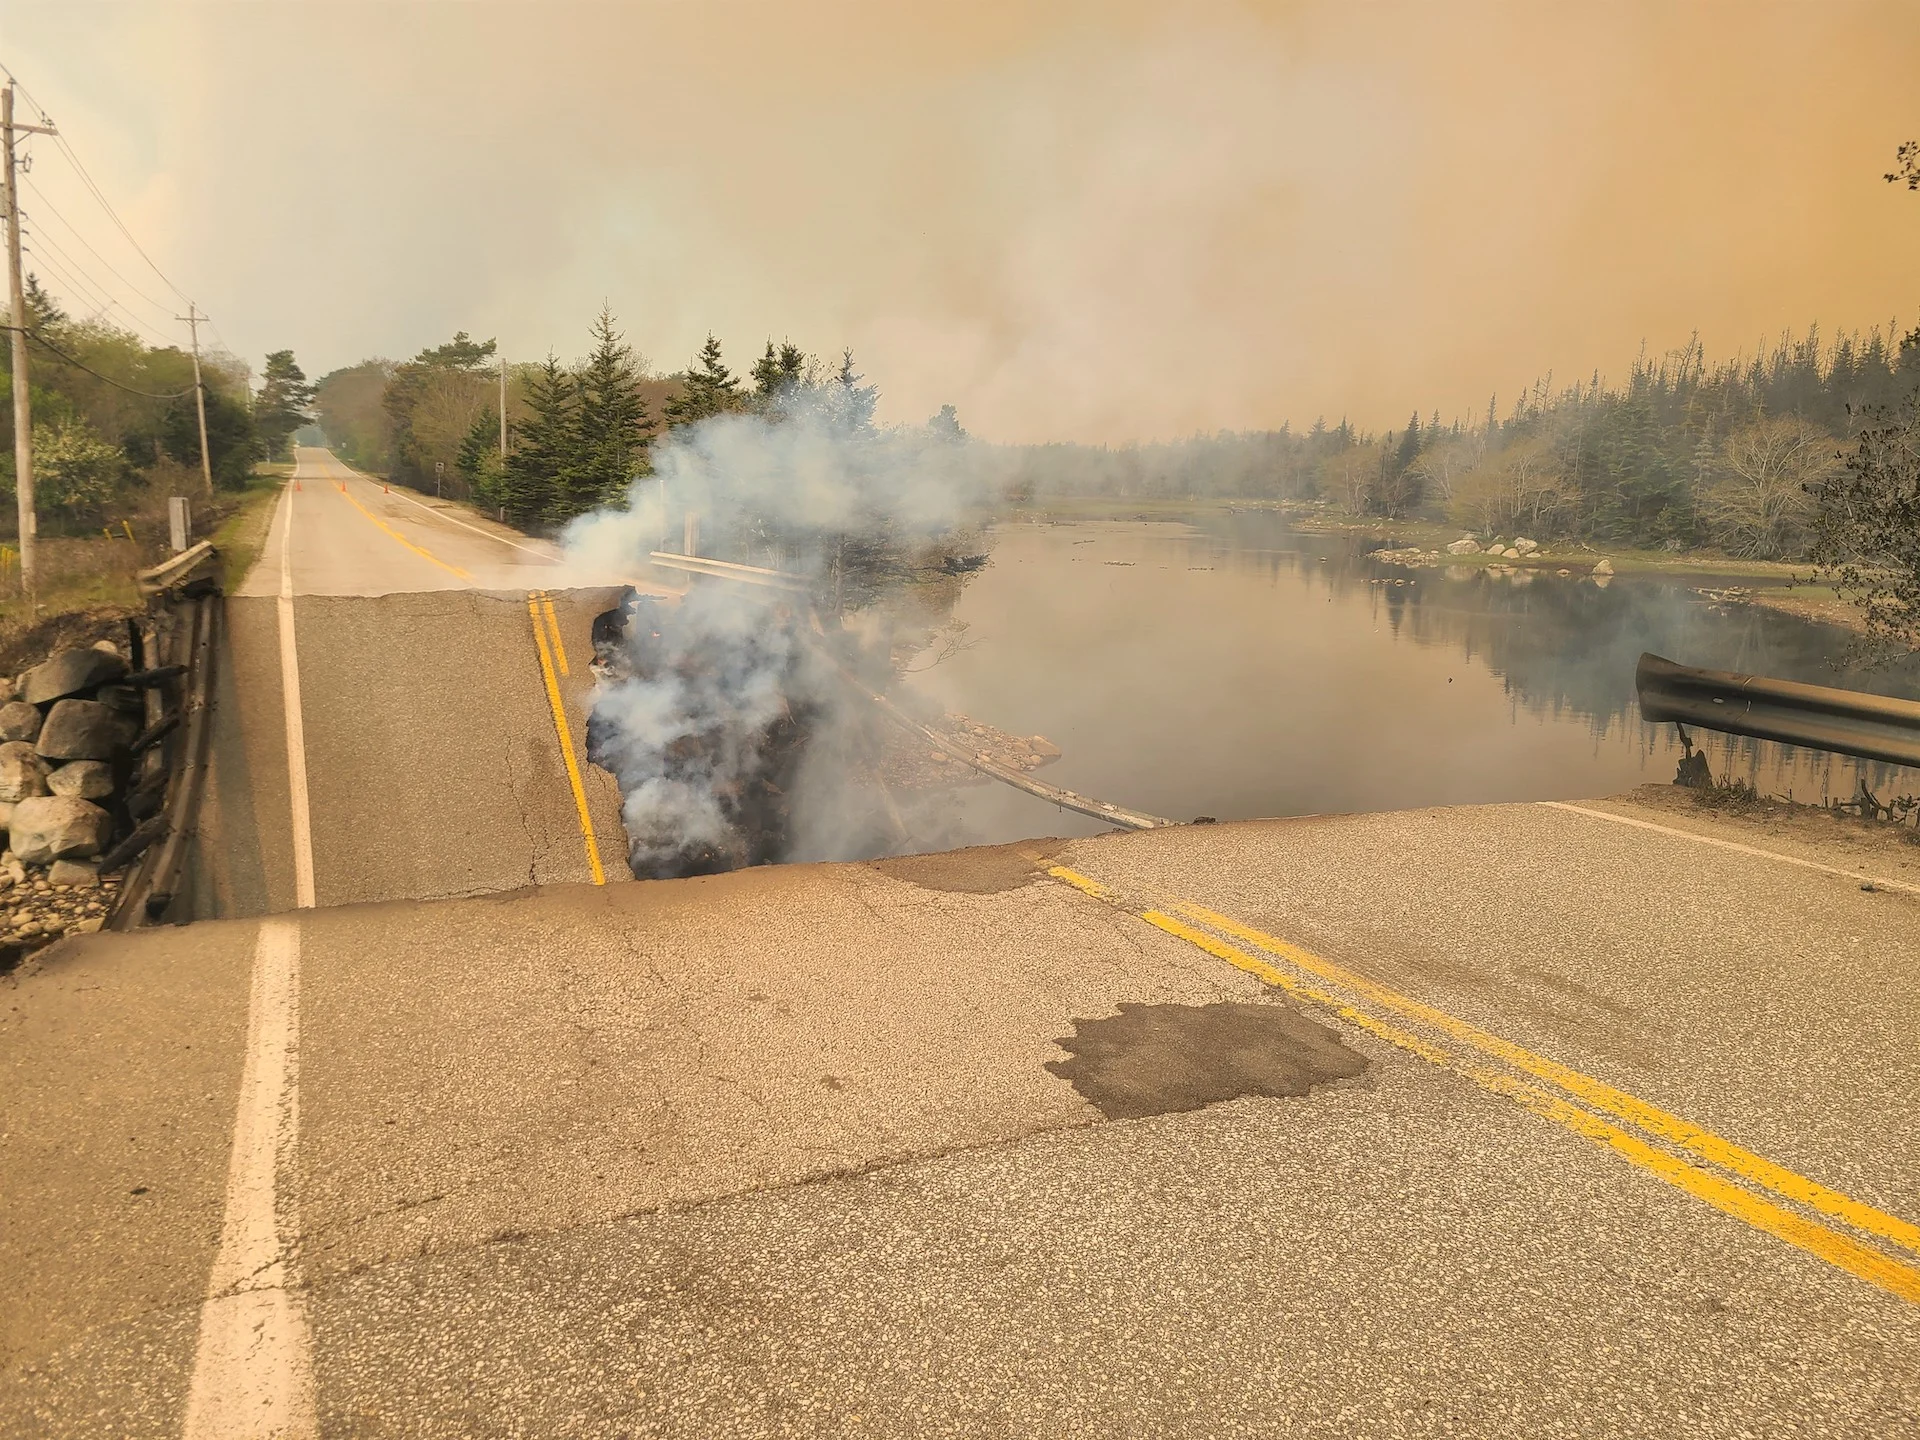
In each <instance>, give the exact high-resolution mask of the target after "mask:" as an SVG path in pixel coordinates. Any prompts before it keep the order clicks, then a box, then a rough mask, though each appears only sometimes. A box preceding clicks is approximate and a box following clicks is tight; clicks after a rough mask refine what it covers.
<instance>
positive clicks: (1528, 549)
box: [1513, 535, 1540, 555]
mask: <svg viewBox="0 0 1920 1440" xmlns="http://www.w3.org/2000/svg"><path fill="white" fill-rule="evenodd" d="M1513 548H1514V549H1516V550H1518V551H1519V552H1520V553H1521V554H1522V555H1531V554H1533V552H1534V551H1536V550H1538V549H1539V548H1540V542H1539V541H1538V540H1529V539H1527V537H1526V536H1524V535H1522V536H1521V537H1520V538H1519V539H1518V540H1516V541H1514V542H1513Z"/></svg>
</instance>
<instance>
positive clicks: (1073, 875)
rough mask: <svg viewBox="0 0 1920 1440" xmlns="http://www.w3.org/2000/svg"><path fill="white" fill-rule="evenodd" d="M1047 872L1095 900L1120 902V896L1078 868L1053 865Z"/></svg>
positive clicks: (1113, 903) (1115, 903)
mask: <svg viewBox="0 0 1920 1440" xmlns="http://www.w3.org/2000/svg"><path fill="white" fill-rule="evenodd" d="M1047 874H1049V875H1051V876H1053V878H1054V879H1056V880H1064V881H1066V882H1067V884H1069V885H1071V886H1073V888H1074V889H1076V890H1079V891H1082V892H1084V893H1085V894H1088V895H1091V896H1092V897H1093V898H1094V899H1096V900H1105V901H1106V902H1107V903H1108V904H1110V905H1118V904H1119V903H1120V897H1119V896H1118V895H1116V894H1115V893H1114V892H1113V891H1111V890H1109V889H1108V888H1107V887H1106V886H1104V885H1102V884H1101V883H1100V882H1099V881H1098V880H1091V879H1088V878H1087V877H1086V876H1085V875H1082V874H1081V873H1080V872H1079V871H1078V870H1069V869H1068V868H1067V867H1066V866H1064V865H1055V866H1054V867H1053V868H1052V869H1051V870H1049V871H1047Z"/></svg>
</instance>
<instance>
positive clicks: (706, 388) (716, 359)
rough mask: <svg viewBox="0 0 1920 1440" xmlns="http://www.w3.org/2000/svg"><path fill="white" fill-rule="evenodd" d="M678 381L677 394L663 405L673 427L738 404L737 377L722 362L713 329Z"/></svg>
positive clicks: (693, 422)
mask: <svg viewBox="0 0 1920 1440" xmlns="http://www.w3.org/2000/svg"><path fill="white" fill-rule="evenodd" d="M681 385H682V387H683V388H682V389H681V392H680V394H678V395H676V396H675V397H674V398H673V399H671V400H669V401H668V402H667V407H666V409H667V424H668V425H670V426H673V427H675V428H678V427H679V426H682V425H697V424H699V423H700V422H701V421H702V420H705V419H708V418H709V417H711V416H714V415H721V414H724V413H725V412H727V411H729V410H738V409H739V408H740V394H739V389H740V379H739V377H738V376H737V375H735V374H734V373H733V372H732V371H731V370H729V369H727V367H726V366H725V365H724V364H722V363H721V360H720V342H719V341H718V340H716V339H714V338H713V332H712V331H708V332H707V343H706V344H704V345H702V346H701V347H700V353H699V354H698V355H696V356H695V357H694V361H693V364H692V365H691V366H690V367H689V368H688V370H687V373H686V375H685V376H684V377H683V378H682V380H681Z"/></svg>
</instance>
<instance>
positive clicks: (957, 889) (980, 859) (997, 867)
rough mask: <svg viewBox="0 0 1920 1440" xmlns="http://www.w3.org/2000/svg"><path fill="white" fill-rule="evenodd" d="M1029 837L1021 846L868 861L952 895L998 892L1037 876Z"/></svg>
mask: <svg viewBox="0 0 1920 1440" xmlns="http://www.w3.org/2000/svg"><path fill="white" fill-rule="evenodd" d="M1045 853H1046V852H1045V851H1044V850H1041V851H1036V850H1035V849H1034V846H1033V843H1032V842H1031V841H1028V842H1024V843H1023V844H1022V845H1021V846H1019V847H1015V846H1011V845H982V846H976V847H974V848H973V849H970V850H949V851H947V852H945V853H943V854H937V855H900V856H896V857H894V858H892V859H889V860H873V861H869V862H868V863H869V864H871V865H872V866H873V868H874V869H876V870H878V871H879V872H880V873H881V874H882V875H889V876H891V877H893V878H894V879H895V880H904V881H906V882H907V883H908V884H909V885H918V886H919V887H920V888H921V889H922V890H944V891H946V892H947V893H949V894H954V895H999V894H1001V893H1003V892H1005V891H1008V890H1018V889H1020V888H1021V886H1023V885H1031V884H1032V883H1033V882H1034V881H1036V880H1038V879H1040V877H1041V869H1040V867H1039V866H1038V865H1037V864H1035V858H1036V855H1044V854H1045Z"/></svg>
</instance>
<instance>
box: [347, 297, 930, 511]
mask: <svg viewBox="0 0 1920 1440" xmlns="http://www.w3.org/2000/svg"><path fill="white" fill-rule="evenodd" d="M590 337H591V340H592V349H591V350H590V351H589V352H588V354H587V357H586V358H585V359H584V360H582V361H580V362H579V363H577V364H573V365H566V364H563V363H561V361H560V360H559V359H558V358H556V357H555V356H553V355H548V357H547V358H546V359H545V360H543V361H541V362H539V363H537V364H517V365H514V364H510V365H508V366H507V368H506V377H505V380H506V385H505V390H506V414H507V444H506V450H505V455H504V457H503V455H502V452H501V444H500V431H501V427H500V403H501V374H500V366H499V362H498V359H497V358H496V357H497V350H496V347H495V342H494V341H492V340H485V341H475V340H473V339H472V338H470V337H469V336H468V335H467V334H466V332H465V331H462V332H460V333H459V334H456V335H455V336H454V337H453V339H452V340H450V341H448V342H447V343H446V344H444V345H438V346H434V347H432V348H430V349H427V350H423V351H421V352H420V353H419V354H418V355H416V356H415V357H414V358H413V359H411V360H407V361H403V362H399V363H395V362H393V361H389V360H367V361H363V362H361V363H360V364H358V365H354V366H350V367H348V368H346V369H343V370H336V371H334V372H333V373H332V374H330V375H327V376H325V377H323V378H322V379H321V380H320V382H319V384H318V386H317V388H316V400H315V409H316V417H317V420H318V422H319V427H320V429H321V431H322V432H323V433H324V434H325V436H326V439H327V442H328V443H329V444H330V445H332V446H333V447H334V448H335V450H336V451H338V452H339V453H340V454H341V455H342V456H343V457H344V458H346V459H347V460H349V461H351V462H352V463H354V464H357V465H360V466H362V467H363V468H366V469H371V470H375V471H378V472H379V473H382V474H386V475H389V476H391V477H392V478H393V479H396V480H399V481H401V482H403V483H405V484H408V485H413V486H415V487H417V488H420V489H424V490H433V489H436V488H439V489H440V490H442V491H443V492H444V493H447V494H451V495H453V496H456V497H458V498H462V499H471V500H473V501H475V502H476V503H478V504H481V505H484V506H486V507H487V508H488V509H490V510H494V511H495V512H496V513H498V514H500V515H502V516H503V517H504V518H506V519H508V520H511V521H513V522H514V523H515V524H518V525H521V526H524V527H528V528H534V529H547V530H557V529H558V528H559V527H560V526H562V525H564V524H565V523H566V522H567V521H569V520H571V519H573V518H574V517H575V516H578V515H581V514H584V513H586V512H587V511H589V510H592V509H594V508H596V507H598V506H601V505H605V504H610V503H614V502H617V501H618V500H619V499H620V498H621V497H622V496H623V495H624V494H625V493H626V491H627V488H628V487H629V486H630V485H631V484H632V482H633V481H634V480H636V479H639V478H642V477H644V476H647V475H649V474H651V473H652V459H651V448H652V445H653V443H654V442H655V440H657V439H658V438H659V437H660V436H661V435H662V434H664V433H665V432H666V431H668V430H672V429H675V428H678V427H681V426H687V425H694V424H698V423H699V422H700V421H702V420H705V419H708V418H709V417H711V416H714V415H721V414H727V413H732V412H745V413H755V414H767V415H775V416H777V415H778V414H780V413H781V412H782V411H783V410H784V409H786V408H788V407H792V406H795V405H798V404H801V403H812V401H813V400H814V399H816V398H819V397H828V398H830V399H831V400H832V403H833V405H834V407H835V410H836V413H838V414H840V415H841V416H842V417H844V420H845V423H846V424H847V425H848V426H850V427H851V428H853V429H856V430H857V429H860V428H862V427H869V426H871V424H872V419H873V410H874V406H875V404H876V402H877V400H878V391H877V389H875V388H874V387H873V386H869V385H864V384H862V383H861V382H862V379H863V377H862V376H861V375H860V374H859V373H858V372H857V371H856V370H855V368H854V363H853V355H852V352H850V351H848V352H843V354H842V356H841V359H840V362H839V364H838V365H828V364H827V363H825V362H823V361H821V360H819V359H818V358H816V357H813V356H810V355H808V354H806V353H805V352H804V351H802V350H801V349H800V348H799V347H797V346H795V345H793V344H791V343H782V344H778V345H776V344H775V343H774V342H773V341H772V340H768V341H767V342H766V348H765V349H764V350H763V351H762V353H761V354H760V356H759V357H758V358H757V359H756V360H755V361H754V362H753V365H752V367H751V368H750V370H749V371H748V373H747V374H746V375H745V376H740V375H736V374H735V373H734V372H733V371H732V370H731V369H730V368H729V367H728V365H727V363H726V361H725V358H724V355H723V353H722V350H721V346H720V342H719V341H718V340H717V339H715V338H714V337H713V336H712V335H708V336H707V339H706V343H705V344H704V345H702V346H701V348H700V351H699V353H698V354H697V355H696V356H694V358H693V360H692V362H691V363H690V364H689V365H688V366H687V367H686V369H684V370H682V371H680V372H678V373H676V374H673V375H669V376H657V375H651V374H649V373H648V372H647V369H646V364H645V361H644V360H642V359H641V358H640V357H639V356H637V355H636V354H635V353H634V351H633V349H632V348H631V347H630V346H628V345H627V344H626V343H625V342H624V340H623V339H622V336H621V334H620V332H619V330H618V329H617V328H616V326H615V321H614V317H613V315H612V314H611V313H610V312H608V311H606V310H602V311H601V313H600V314H599V316H597V317H596V318H595V320H594V322H593V324H592V326H591V331H590ZM933 423H936V424H939V423H945V424H947V425H949V426H951V427H952V429H953V432H954V434H955V435H956V436H958V435H959V429H958V422H957V420H955V419H954V418H953V413H952V410H951V408H949V409H948V410H946V411H944V412H943V413H942V415H941V416H940V417H936V421H935V422H933Z"/></svg>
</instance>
